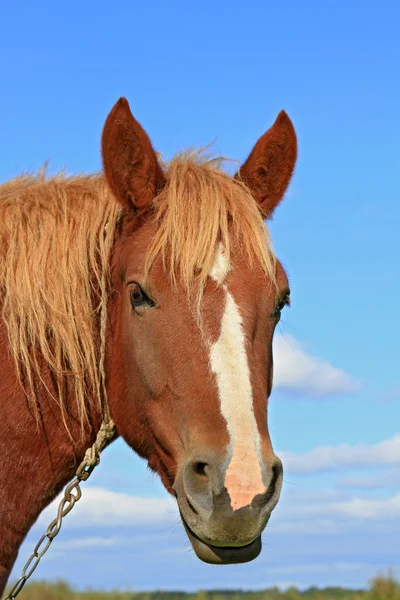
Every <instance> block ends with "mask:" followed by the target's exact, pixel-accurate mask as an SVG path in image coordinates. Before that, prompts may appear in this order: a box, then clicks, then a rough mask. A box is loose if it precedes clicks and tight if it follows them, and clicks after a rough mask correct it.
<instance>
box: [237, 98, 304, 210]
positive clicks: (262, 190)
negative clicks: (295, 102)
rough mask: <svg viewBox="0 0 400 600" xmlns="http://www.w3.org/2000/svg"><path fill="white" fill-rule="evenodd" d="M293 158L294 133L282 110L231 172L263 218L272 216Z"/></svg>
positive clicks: (288, 176) (285, 182)
mask: <svg viewBox="0 0 400 600" xmlns="http://www.w3.org/2000/svg"><path fill="white" fill-rule="evenodd" d="M296 158H297V139H296V132H295V130H294V127H293V125H292V122H291V120H290V119H289V117H288V116H287V114H286V113H285V111H283V110H282V111H281V112H280V113H279V115H278V117H277V119H276V121H275V123H274V124H273V125H272V127H271V128H270V129H269V130H268V131H267V132H266V133H264V135H263V136H261V137H260V139H259V140H258V142H257V143H256V145H255V146H254V148H253V150H252V151H251V153H250V155H249V157H248V159H247V160H246V162H245V163H244V164H243V165H242V166H241V167H240V169H239V171H238V173H237V174H236V175H235V178H237V179H241V180H242V181H243V182H244V183H245V184H246V185H247V187H248V188H249V189H250V191H251V192H252V194H253V196H254V198H255V199H256V200H257V202H258V204H259V205H260V206H261V208H262V209H263V211H264V214H265V216H266V218H270V217H271V216H272V213H273V212H274V210H275V208H276V207H277V206H278V204H279V202H280V201H281V200H282V198H283V195H284V193H285V191H286V189H287V187H288V185H289V182H290V179H291V177H292V175H293V171H294V166H295V164H296Z"/></svg>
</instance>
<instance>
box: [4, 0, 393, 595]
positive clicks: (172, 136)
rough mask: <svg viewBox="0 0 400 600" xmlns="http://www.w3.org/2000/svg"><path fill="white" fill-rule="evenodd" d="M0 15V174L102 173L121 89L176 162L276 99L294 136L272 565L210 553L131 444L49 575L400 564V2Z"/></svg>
mask: <svg viewBox="0 0 400 600" xmlns="http://www.w3.org/2000/svg"><path fill="white" fill-rule="evenodd" d="M1 13H2V14H1V24H0V31H1V35H0V55H1V57H2V60H1V62H0V76H1V81H2V84H3V85H2V93H1V94H0V131H1V160H0V180H5V179H7V178H9V177H12V176H14V175H16V174H18V173H19V172H21V171H24V170H28V169H36V168H38V167H40V166H41V165H42V164H43V162H44V161H45V160H47V159H50V161H51V163H50V164H51V168H52V169H54V170H57V169H60V168H62V167H64V166H66V168H67V170H68V171H70V172H80V171H93V170H98V169H99V168H100V152H99V148H100V146H99V140H100V134H101V129H102V126H103V123H104V120H105V118H106V116H107V114H108V112H109V110H110V109H111V107H112V105H113V104H114V102H115V101H116V100H117V99H118V98H119V97H120V96H122V95H124V96H126V97H127V98H128V99H129V101H130V104H131V108H132V110H133V112H134V114H135V116H136V117H137V118H138V119H139V121H140V122H141V123H142V124H143V126H144V127H145V128H146V129H147V131H148V132H149V134H150V136H151V138H152V140H153V143H154V146H155V147H156V149H157V150H159V151H160V152H162V153H163V154H164V155H165V156H166V157H170V156H171V155H172V154H174V153H175V152H176V151H178V150H180V149H182V148H184V147H187V146H202V145H205V144H208V143H210V142H212V141H213V140H215V144H214V148H215V151H216V152H217V153H218V154H223V155H224V156H229V157H232V158H235V159H238V160H243V159H244V158H245V157H246V155H247V153H248V152H249V151H250V149H251V147H252V145H253V144H254V143H255V141H256V139H257V138H258V136H260V135H261V134H262V133H263V132H264V131H265V130H266V129H267V128H268V127H269V126H270V125H271V123H272V122H273V120H274V119H275V117H276V115H277V113H278V112H279V110H281V109H282V108H284V109H285V110H286V111H287V112H288V113H289V115H290V117H291V118H292V120H293V122H294V125H295V127H296V130H297V133H298V138H299V160H298V164H297V169H296V174H295V177H294V179H293V183H292V185H291V187H290V190H289V192H288V193H287V196H286V199H285V202H284V203H283V204H282V206H281V207H280V208H279V209H278V210H277V211H276V215H275V218H274V221H273V222H272V223H271V233H272V236H273V240H274V245H275V248H276V251H277V254H278V256H279V257H280V258H281V260H282V261H283V263H284V265H285V266H286V267H287V270H288V273H289V276H290V281H291V288H292V308H290V310H288V311H287V312H285V315H284V319H283V322H282V324H281V325H280V330H279V331H278V335H277V339H276V369H277V373H276V387H275V389H274V392H273V394H272V397H271V401H270V416H269V419H270V431H271V435H272V438H273V442H274V445H275V448H276V449H277V451H278V452H280V454H281V456H282V457H283V459H284V466H285V472H286V475H285V485H284V491H283V498H282V502H281V504H280V505H279V507H278V508H277V509H276V512H275V513H274V515H273V518H272V519H271V525H270V526H269V527H268V529H267V532H266V533H265V535H264V550H263V553H262V555H261V557H260V558H258V559H257V560H256V561H254V562H253V563H250V564H248V565H242V566H235V567H218V568H217V567H211V566H207V565H204V564H201V563H200V562H199V561H198V560H197V559H196V558H195V556H194V554H193V552H191V551H190V549H189V544H188V542H187V540H186V538H185V534H184V532H183V530H182V527H181V526H180V525H179V524H178V520H177V513H176V510H175V508H174V506H173V504H171V501H170V500H169V499H168V498H167V495H166V493H165V492H164V490H163V488H162V487H161V485H160V483H159V482H158V480H157V479H156V478H155V477H154V476H151V475H150V474H149V473H148V472H147V471H146V468H145V465H144V464H143V463H142V462H141V461H139V460H138V459H137V458H136V457H135V456H134V454H133V453H132V451H130V450H129V449H128V448H126V447H124V445H123V443H122V442H118V443H116V444H115V445H114V446H113V447H112V448H111V449H109V450H108V451H107V452H106V453H105V455H104V460H103V462H102V465H101V467H99V468H98V471H97V472H96V473H95V474H94V475H93V477H92V479H91V480H90V482H88V483H87V484H86V485H85V498H84V499H82V500H81V503H80V505H78V506H77V508H76V509H75V510H74V513H75V514H74V513H71V515H69V516H68V523H67V522H66V523H65V526H64V529H63V531H62V533H61V534H60V536H59V538H58V539H57V541H55V542H54V545H53V547H52V549H51V551H50V552H49V555H48V557H46V559H45V560H44V561H43V564H42V565H41V566H40V567H39V569H38V570H37V571H36V573H37V577H38V578H41V577H44V578H58V577H63V578H68V579H69V580H70V581H71V582H72V583H74V584H77V585H82V586H86V585H91V586H99V587H100V586H101V587H107V588H113V587H125V588H129V589H155V588H164V589H172V588H173V589H198V588H210V587H223V588H229V587H244V588H262V587H267V586H271V585H281V586H283V587H284V586H286V585H290V584H295V585H299V586H302V587H304V586H306V585H311V584H318V585H325V584H338V585H351V586H364V585H366V584H367V582H368V579H369V578H370V577H372V576H373V575H374V574H375V573H376V572H377V571H378V570H379V569H382V568H385V567H387V566H392V567H395V568H396V567H397V568H398V569H399V571H398V573H399V574H400V546H399V544H398V539H399V535H400V476H399V466H400V437H399V436H400V403H399V400H400V373H399V350H398V337H399V315H398V310H397V300H398V297H399V295H400V284H399V281H400V277H399V275H400V266H399V235H398V227H399V223H400V203H399V200H400V198H399V179H398V173H399V167H400V165H399V156H400V153H399V139H400V117H399V106H400V83H399V78H398V75H397V72H398V65H399V64H400V42H399V41H398V23H399V19H400V5H399V4H398V3H397V2H395V0H392V1H389V0H383V1H382V2H379V3H378V2H376V1H374V2H372V1H363V2H361V1H358V0H354V1H353V2H349V1H344V0H335V1H333V0H326V1H325V2H317V1H316V0H310V1H307V0H305V1H303V2H297V1H295V0H288V1H287V2H284V3H278V2H274V3H271V2H262V1H261V0H249V1H247V2H245V3H243V2H237V1H236V0H233V1H231V2H218V3H217V2H210V1H209V0H206V1H203V2H201V3H192V2H187V1H186V2H184V1H183V0H181V1H175V0H171V1H170V2H168V3H166V2H163V3H161V2H151V3H150V2H149V3H145V2H136V1H134V0H131V1H127V0H121V1H119V2H115V3H113V4H112V5H111V3H109V2H104V1H99V0H98V1H97V2H93V1H92V0H89V1H88V2H85V3H82V2H77V1H76V0H71V1H69V2H68V3H66V2H64V3H58V4H54V3H53V2H47V1H43V0H42V1H41V2H36V3H31V2H22V1H19V0H16V1H15V2H13V3H7V5H5V6H3V7H2V11H1ZM396 436H397V437H396ZM143 499H144V500H143ZM52 511H53V512H54V507H53V509H52ZM52 511H51V510H50V512H49V510H46V512H45V515H43V516H42V517H41V519H40V520H39V523H38V524H37V525H36V526H35V527H34V528H33V530H32V532H31V533H30V534H29V536H28V539H27V541H26V543H25V544H24V546H23V547H22V549H21V553H20V558H19V559H18V562H17V568H16V571H15V575H16V574H17V570H18V569H19V568H20V567H21V565H22V563H23V561H24V559H25V557H26V556H27V555H28V554H29V553H30V549H31V548H32V545H33V542H34V540H36V538H37V536H38V535H40V533H41V529H42V528H43V527H44V526H45V520H46V519H48V520H51V519H52ZM396 540H397V542H396ZM35 575H36V574H35Z"/></svg>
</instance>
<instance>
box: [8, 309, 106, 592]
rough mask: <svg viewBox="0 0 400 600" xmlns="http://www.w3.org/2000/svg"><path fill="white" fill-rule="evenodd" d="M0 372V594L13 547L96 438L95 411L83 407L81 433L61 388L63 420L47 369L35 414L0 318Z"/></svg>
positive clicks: (98, 419) (14, 552)
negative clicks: (84, 415) (85, 414)
mask: <svg viewBox="0 0 400 600" xmlns="http://www.w3.org/2000/svg"><path fill="white" fill-rule="evenodd" d="M0 373H1V374H2V375H1V378H0V457H1V462H0V540H1V543H0V596H1V593H2V591H3V589H4V587H5V584H6V581H7V578H8V576H9V574H10V571H11V569H12V566H13V564H14V561H15V559H16V556H17V553H18V548H19V547H20V545H21V543H22V541H23V539H24V538H25V536H26V534H27V532H28V531H29V529H30V527H31V526H32V525H33V524H34V522H35V521H36V519H37V518H38V516H39V514H40V513H41V511H42V510H43V509H44V508H45V507H46V506H47V505H48V504H49V503H50V502H51V501H52V500H53V499H54V497H55V496H56V495H57V494H58V493H59V492H60V491H61V490H62V488H63V487H64V486H65V484H66V483H67V482H68V481H69V480H70V479H71V478H72V477H73V476H74V474H75V471H76V468H77V466H78V465H79V464H80V462H81V461H82V459H83V456H84V453H85V450H86V449H87V448H88V447H89V446H90V445H91V444H92V443H93V442H94V440H95V438H96V434H97V431H98V430H99V427H100V423H101V415H100V414H99V413H98V412H96V411H95V410H94V409H93V408H92V409H90V408H89V409H88V410H89V415H88V419H89V424H88V426H87V427H86V428H85V429H84V431H83V432H82V429H81V425H80V421H79V418H78V414H77V409H76V404H75V403H74V398H73V395H72V393H69V392H68V389H67V393H66V398H65V421H66V422H64V421H63V418H62V413H61V409H60V408H59V406H58V405H57V403H56V401H55V398H57V388H56V385H55V382H54V380H53V378H52V374H51V372H50V370H49V369H48V368H47V369H46V368H44V369H43V384H41V385H40V386H39V387H40V390H39V392H40V393H39V396H40V400H39V402H38V406H37V408H38V410H37V411H36V413H35V411H34V410H32V406H30V404H29V401H28V400H27V397H26V395H25V393H24V392H23V390H22V388H21V385H20V383H19V381H18V378H17V375H16V372H15V367H14V363H13V361H12V359H11V357H10V355H9V352H8V339H7V335H6V331H5V327H4V323H3V322H2V321H1V320H0ZM67 388H68V386H67ZM52 396H53V397H52Z"/></svg>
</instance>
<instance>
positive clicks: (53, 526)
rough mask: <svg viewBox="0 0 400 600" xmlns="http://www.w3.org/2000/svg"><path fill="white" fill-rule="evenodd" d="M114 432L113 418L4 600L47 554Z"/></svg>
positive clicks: (9, 599)
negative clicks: (82, 485)
mask: <svg viewBox="0 0 400 600" xmlns="http://www.w3.org/2000/svg"><path fill="white" fill-rule="evenodd" d="M114 434H115V425H114V423H113V422H112V421H111V420H110V421H109V422H103V423H102V425H101V428H100V431H99V433H98V435H97V439H96V442H95V443H94V444H93V446H92V447H91V448H89V449H88V450H87V451H86V454H85V458H84V459H83V461H82V462H81V464H80V465H79V467H78V469H77V471H76V477H75V479H73V480H72V481H71V483H69V484H68V485H67V487H66V488H65V492H64V497H63V498H62V500H61V502H60V504H59V506H58V511H57V517H56V518H55V519H53V521H52V522H51V523H50V525H49V526H48V528H47V530H46V533H44V534H43V535H42V537H41V538H40V540H39V541H38V543H37V544H36V546H35V549H34V551H33V552H32V554H31V556H30V557H29V559H28V560H27V562H26V564H25V566H24V568H23V569H22V574H21V577H20V578H19V579H18V581H17V582H16V583H15V585H14V586H13V587H12V589H11V591H10V592H9V593H8V595H7V596H5V598H4V599H3V600H14V598H16V597H17V596H18V594H19V593H20V591H21V590H22V588H23V587H24V585H25V583H26V582H27V580H28V579H29V577H30V576H31V575H32V573H33V572H34V570H35V569H36V567H37V566H38V564H39V562H40V559H41V558H42V556H43V555H44V554H46V552H47V550H48V549H49V548H50V546H51V543H52V541H53V540H54V538H55V537H56V535H58V533H59V531H60V529H61V525H62V521H63V518H64V517H65V516H66V515H67V514H68V513H69V512H70V511H71V510H72V509H73V508H74V506H75V503H76V502H78V500H80V498H81V497H82V490H81V488H80V486H79V484H80V482H81V481H86V480H87V479H89V477H90V475H91V473H92V471H93V470H94V469H95V468H96V467H97V465H98V464H99V462H100V452H101V450H103V448H104V447H105V445H106V444H107V442H108V441H109V440H111V439H112V438H113V437H114ZM74 492H75V493H74Z"/></svg>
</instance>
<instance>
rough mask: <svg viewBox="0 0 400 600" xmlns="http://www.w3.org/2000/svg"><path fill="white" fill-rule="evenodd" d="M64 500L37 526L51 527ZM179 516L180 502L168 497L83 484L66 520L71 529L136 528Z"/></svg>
mask: <svg viewBox="0 0 400 600" xmlns="http://www.w3.org/2000/svg"><path fill="white" fill-rule="evenodd" d="M60 499H61V495H60V496H59V497H58V498H56V499H55V500H54V501H53V502H52V503H51V504H50V505H49V506H48V507H47V508H46V509H45V510H44V511H43V512H42V514H41V515H40V517H39V520H38V522H37V525H40V526H41V527H46V526H47V524H48V522H50V521H51V520H52V519H53V518H54V516H55V515H56V514H57V507H58V504H59V502H60ZM176 516H177V508H176V502H175V501H174V500H173V499H172V498H170V497H168V496H167V497H165V498H142V497H138V496H130V495H129V494H122V493H117V492H111V491H109V490H106V489H104V488H100V487H89V486H87V487H86V486H84V485H83V486H82V498H81V499H80V500H79V502H77V503H76V506H75V507H74V510H73V511H71V513H70V514H69V515H68V516H67V517H66V521H67V520H68V527H113V526H119V525H122V526H127V527H134V526H142V525H148V524H151V523H160V522H166V521H172V520H173V519H174V518H176Z"/></svg>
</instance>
